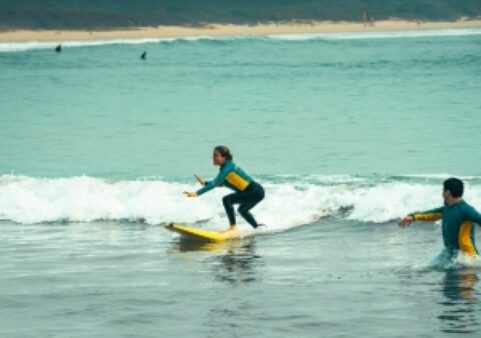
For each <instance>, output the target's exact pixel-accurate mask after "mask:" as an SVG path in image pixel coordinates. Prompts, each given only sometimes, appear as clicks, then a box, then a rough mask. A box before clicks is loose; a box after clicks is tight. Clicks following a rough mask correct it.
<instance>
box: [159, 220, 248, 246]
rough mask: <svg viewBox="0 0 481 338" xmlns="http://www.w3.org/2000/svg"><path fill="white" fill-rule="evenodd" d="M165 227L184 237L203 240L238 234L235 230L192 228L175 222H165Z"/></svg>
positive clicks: (234, 237)
mask: <svg viewBox="0 0 481 338" xmlns="http://www.w3.org/2000/svg"><path fill="white" fill-rule="evenodd" d="M165 228H166V229H167V230H170V231H173V232H177V233H179V234H181V235H182V236H183V237H185V238H188V239H192V240H198V241H205V242H223V241H227V240H230V239H236V238H239V234H238V233H237V232H236V231H234V232H227V233H223V232H218V231H209V230H203V229H197V228H192V227H189V226H186V225H182V224H176V223H170V224H166V225H165Z"/></svg>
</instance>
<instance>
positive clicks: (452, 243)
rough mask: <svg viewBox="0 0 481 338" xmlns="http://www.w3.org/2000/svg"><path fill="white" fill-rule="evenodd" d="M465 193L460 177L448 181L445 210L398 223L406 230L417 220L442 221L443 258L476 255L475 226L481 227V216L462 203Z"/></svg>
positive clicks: (410, 216) (419, 214)
mask: <svg viewBox="0 0 481 338" xmlns="http://www.w3.org/2000/svg"><path fill="white" fill-rule="evenodd" d="M463 192H464V184H463V181H461V180H460V179H458V178H449V179H447V180H446V181H444V183H443V199H444V205H443V206H442V207H439V208H435V209H431V210H427V211H422V212H414V213H411V214H409V215H407V216H406V217H404V218H403V219H401V220H400V221H399V226H400V227H401V228H404V227H406V226H408V225H410V224H411V223H413V222H414V221H437V220H440V219H442V229H443V240H444V246H445V250H444V252H443V253H442V255H444V256H447V257H448V258H449V259H452V258H455V257H456V256H457V255H458V254H459V253H461V254H463V255H466V256H477V255H478V250H477V249H476V246H475V243H474V226H473V223H476V224H478V225H481V214H480V213H479V212H478V211H476V209H474V208H473V207H472V206H471V205H469V204H468V203H466V202H465V201H464V200H463V198H462V196H463Z"/></svg>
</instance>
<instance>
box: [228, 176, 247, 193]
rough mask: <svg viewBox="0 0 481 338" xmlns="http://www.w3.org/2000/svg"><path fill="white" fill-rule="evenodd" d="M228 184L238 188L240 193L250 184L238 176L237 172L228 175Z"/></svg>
mask: <svg viewBox="0 0 481 338" xmlns="http://www.w3.org/2000/svg"><path fill="white" fill-rule="evenodd" d="M225 179H226V180H227V182H229V183H230V184H231V185H232V186H234V187H236V188H237V189H239V190H240V191H244V190H245V189H246V188H247V186H248V185H249V182H248V181H247V180H245V179H244V178H243V177H242V176H240V175H238V174H237V173H235V172H231V173H230V174H228V175H227V176H226V178H225Z"/></svg>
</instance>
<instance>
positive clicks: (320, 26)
mask: <svg viewBox="0 0 481 338" xmlns="http://www.w3.org/2000/svg"><path fill="white" fill-rule="evenodd" d="M469 28H481V19H476V20H458V21H453V22H447V21H446V22H422V21H405V20H395V19H393V20H385V21H376V22H373V23H368V24H366V23H362V22H344V21H339V22H334V21H322V22H312V23H305V22H291V23H280V24H276V23H272V24H257V25H254V26H249V25H232V24H228V25H226V24H222V25H221V24H211V25H207V26H202V27H185V26H159V27H139V28H131V29H116V30H90V31H89V30H14V31H3V32H2V31H0V42H27V41H56V42H64V41H89V40H92V41H94V40H112V39H145V38H179V37H193V36H194V37H195V36H216V37H221V36H237V35H282V34H316V33H348V32H356V33H361V32H392V31H410V30H438V29H469Z"/></svg>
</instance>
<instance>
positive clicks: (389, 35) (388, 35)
mask: <svg viewBox="0 0 481 338" xmlns="http://www.w3.org/2000/svg"><path fill="white" fill-rule="evenodd" d="M462 35H481V29H479V28H454V29H432V30H406V31H386V32H344V33H310V34H276V35H268V37H269V38H272V39H277V40H288V41H304V40H316V39H323V40H358V39H393V38H419V37H436V36H440V37H441V36H462Z"/></svg>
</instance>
